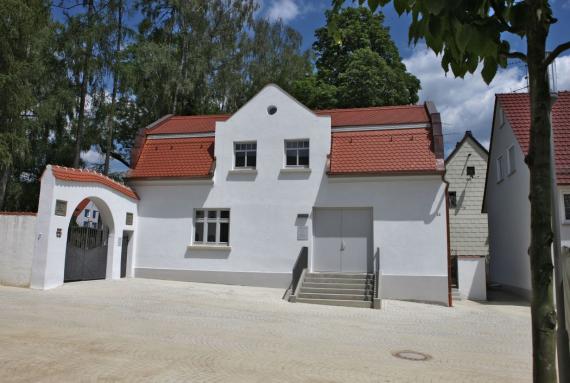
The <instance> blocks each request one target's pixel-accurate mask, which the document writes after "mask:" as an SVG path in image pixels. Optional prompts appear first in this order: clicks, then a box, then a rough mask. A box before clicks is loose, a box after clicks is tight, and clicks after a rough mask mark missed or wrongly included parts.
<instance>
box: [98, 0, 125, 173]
mask: <svg viewBox="0 0 570 383" xmlns="http://www.w3.org/2000/svg"><path fill="white" fill-rule="evenodd" d="M122 23H123V2H122V0H119V9H118V26H117V45H116V48H115V52H114V55H113V56H114V57H113V66H114V73H113V90H112V93H111V111H110V113H109V116H107V145H106V149H105V165H104V167H103V174H105V175H107V174H109V163H110V160H111V153H112V152H113V150H114V147H113V129H114V124H115V121H114V120H115V102H116V98H117V86H118V82H119V80H118V74H117V56H118V55H119V52H120V51H121V40H122V39H121V37H122V33H123V32H122V26H123V25H122Z"/></svg>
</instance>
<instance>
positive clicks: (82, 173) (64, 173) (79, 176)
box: [51, 165, 139, 199]
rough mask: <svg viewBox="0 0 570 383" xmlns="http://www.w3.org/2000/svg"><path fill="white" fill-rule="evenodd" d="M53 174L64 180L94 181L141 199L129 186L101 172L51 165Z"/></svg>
mask: <svg viewBox="0 0 570 383" xmlns="http://www.w3.org/2000/svg"><path fill="white" fill-rule="evenodd" d="M51 171H52V174H53V176H54V177H55V178H56V179H58V180H62V181H75V182H94V183H98V184H101V185H104V186H107V187H109V188H111V189H113V190H116V191H118V192H119V193H122V194H124V195H126V196H127V197H130V198H133V199H139V197H138V196H137V194H136V193H135V192H134V191H133V190H132V189H131V188H130V187H128V186H125V185H123V184H121V183H119V182H117V181H115V180H113V179H111V178H109V177H107V176H105V175H103V174H101V173H98V172H96V171H93V170H87V169H73V168H66V167H63V166H57V165H51Z"/></svg>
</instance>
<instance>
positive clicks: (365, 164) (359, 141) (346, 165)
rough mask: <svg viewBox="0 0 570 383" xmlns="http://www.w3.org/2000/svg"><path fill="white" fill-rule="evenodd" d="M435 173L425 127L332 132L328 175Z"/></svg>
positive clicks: (433, 159)
mask: <svg viewBox="0 0 570 383" xmlns="http://www.w3.org/2000/svg"><path fill="white" fill-rule="evenodd" d="M436 171H437V168H436V158H435V153H434V151H433V146H432V135H431V130H430V129H427V128H421V129H420V128H418V129H397V130H374V131H361V132H333V134H332V145H331V158H330V172H329V174H331V175H335V174H336V175H340V174H371V173H372V174H378V173H424V172H431V173H434V172H436Z"/></svg>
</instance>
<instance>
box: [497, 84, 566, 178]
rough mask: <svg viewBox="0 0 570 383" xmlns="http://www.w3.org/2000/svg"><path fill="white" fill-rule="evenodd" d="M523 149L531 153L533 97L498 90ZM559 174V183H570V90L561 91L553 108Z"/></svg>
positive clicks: (506, 113) (557, 171) (500, 99)
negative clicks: (531, 109) (531, 104)
mask: <svg viewBox="0 0 570 383" xmlns="http://www.w3.org/2000/svg"><path fill="white" fill-rule="evenodd" d="M497 100H498V102H499V105H500V106H501V108H502V109H503V110H504V112H505V115H506V118H507V120H508V121H509V124H510V125H511V127H512V129H513V132H514V133H515V137H516V138H517V140H518V142H519V145H520V146H521V149H522V151H523V152H524V153H525V154H528V149H529V139H530V99H529V96H528V93H506V94H497ZM552 126H553V129H554V151H555V154H556V157H555V159H556V177H557V181H558V184H560V185H570V92H559V93H558V100H557V101H556V103H555V104H554V107H553V108H552Z"/></svg>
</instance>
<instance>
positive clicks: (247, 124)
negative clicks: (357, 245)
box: [132, 86, 447, 303]
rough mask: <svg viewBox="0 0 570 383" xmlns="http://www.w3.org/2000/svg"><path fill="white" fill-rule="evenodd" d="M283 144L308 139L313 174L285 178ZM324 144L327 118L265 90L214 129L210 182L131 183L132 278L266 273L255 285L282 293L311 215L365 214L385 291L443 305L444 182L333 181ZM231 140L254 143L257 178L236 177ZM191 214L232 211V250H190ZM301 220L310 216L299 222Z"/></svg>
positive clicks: (272, 89) (309, 243) (327, 135)
mask: <svg viewBox="0 0 570 383" xmlns="http://www.w3.org/2000/svg"><path fill="white" fill-rule="evenodd" d="M269 105H275V106H277V108H278V111H277V113H276V114H275V115H272V116H270V115H268V113H267V111H266V110H267V107H268V106H269ZM286 139H309V141H310V172H287V171H284V170H283V168H284V140H286ZM330 140H331V128H330V119H329V117H319V116H316V115H314V114H313V113H312V112H311V111H310V110H308V109H306V108H305V107H304V106H302V105H301V104H299V103H297V102H296V101H295V100H293V99H291V98H290V97H289V96H288V95H287V94H285V93H283V92H282V91H281V90H279V89H278V88H276V87H272V86H269V87H266V88H265V89H264V90H262V92H261V93H260V94H258V95H257V96H256V97H254V98H253V99H252V100H251V101H250V102H249V103H248V104H246V105H245V106H244V107H243V108H242V109H241V110H240V111H238V112H237V113H236V114H234V115H233V116H232V118H230V119H229V120H228V121H226V122H222V123H220V122H219V123H217V128H216V146H215V156H216V171H215V175H214V179H213V182H212V181H166V180H163V181H139V182H135V183H133V184H132V186H133V187H134V188H135V189H136V191H137V193H138V194H139V196H140V198H141V201H140V203H139V216H138V228H139V232H140V235H139V236H138V239H137V249H138V250H137V256H136V266H135V267H136V270H137V275H140V276H151V275H152V276H158V275H160V274H159V271H163V274H162V275H164V277H165V278H172V277H174V278H178V277H177V276H176V275H178V276H180V278H185V277H184V275H183V273H181V271H208V272H232V273H244V274H243V275H244V278H241V279H240V278H236V279H235V280H236V281H239V282H237V283H252V284H255V283H256V282H255V281H253V279H256V278H261V275H270V276H271V277H270V278H272V280H273V282H271V281H269V280H268V279H267V278H262V279H263V280H262V281H261V282H259V284H261V285H274V286H282V287H286V286H287V285H288V284H289V282H290V275H291V270H292V267H293V264H294V262H295V260H296V259H297V256H298V254H299V252H300V250H301V247H302V246H308V247H309V254H311V249H312V214H313V209H314V208H316V207H371V208H372V209H373V218H374V224H373V225H374V226H373V233H374V234H373V236H374V239H373V241H374V249H376V248H378V247H379V248H380V252H381V256H382V267H383V272H384V274H385V281H386V284H387V287H386V288H385V289H384V290H383V291H384V292H385V293H386V294H387V295H390V294H391V295H390V297H396V298H400V299H417V300H431V301H440V302H442V303H444V302H447V252H446V251H447V247H446V221H445V199H444V193H445V187H444V183H443V182H442V179H441V177H440V176H425V177H421V176H415V177H413V176H407V177H404V176H402V177H378V178H364V179H362V178H345V179H336V178H335V179H332V178H329V177H328V176H327V175H326V173H325V168H326V158H327V155H328V154H329V152H330ZM236 141H257V171H256V172H255V173H253V174H252V173H236V172H232V167H233V143H234V142H236ZM197 208H229V209H230V211H231V223H230V248H229V249H223V250H211V249H209V250H201V249H194V248H192V247H189V245H191V244H192V239H193V217H194V210H195V209H197ZM298 214H309V218H308V220H307V221H306V222H299V221H298V220H297V215H298ZM299 224H303V225H305V226H307V229H308V231H309V236H308V240H306V241H305V240H302V241H299V240H297V228H298V227H297V225H299ZM187 275H190V276H189V277H188V278H189V279H193V278H194V277H196V274H191V273H190V274H188V273H187ZM210 275H211V279H213V280H215V279H216V278H215V277H214V274H210ZM231 278H232V277H226V279H225V281H229V280H230V279H231ZM391 278H392V279H394V278H396V279H398V278H400V281H401V280H402V279H406V278H407V281H408V283H407V287H404V288H395V287H394V288H393V289H392V290H391V289H390V287H391V286H395V284H393V283H392V284H391V283H390V281H391ZM415 278H417V279H415ZM426 278H427V279H430V278H431V279H432V280H435V282H433V286H435V287H432V288H423V289H422V288H417V287H413V286H415V285H417V284H420V285H421V284H422V283H423V281H425V279H426ZM248 279H249V280H248ZM205 280H207V278H206V279H205ZM244 281H245V282H244ZM401 285H406V283H401ZM387 297H388V296H387Z"/></svg>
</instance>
